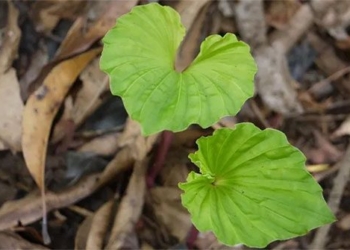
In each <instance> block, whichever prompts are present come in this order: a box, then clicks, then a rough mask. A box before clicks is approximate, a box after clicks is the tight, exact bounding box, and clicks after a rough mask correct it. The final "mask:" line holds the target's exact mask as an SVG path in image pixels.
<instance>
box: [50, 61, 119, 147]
mask: <svg viewBox="0 0 350 250" xmlns="http://www.w3.org/2000/svg"><path fill="white" fill-rule="evenodd" d="M99 61H100V59H99V58H96V59H95V60H93V61H92V62H90V63H89V64H88V65H87V66H86V68H85V69H84V70H83V71H82V73H81V75H80V79H81V81H82V84H83V86H82V88H81V89H80V90H79V92H78V93H77V95H76V97H75V101H74V105H73V107H72V112H71V115H70V116H69V117H65V118H63V117H62V119H61V121H60V122H58V123H57V124H56V126H55V130H54V133H53V138H52V142H57V141H59V140H61V139H62V138H63V137H64V136H65V134H66V128H65V127H66V126H65V124H66V123H67V121H71V122H73V123H74V126H75V127H77V126H79V125H80V124H81V123H82V122H83V121H84V120H85V119H86V118H87V117H88V116H89V115H90V114H91V113H92V112H93V111H95V110H96V108H98V107H99V106H100V105H101V104H102V99H101V96H102V94H103V93H104V92H106V91H108V90H109V84H108V83H109V81H108V76H107V75H106V74H105V73H103V72H102V71H101V70H100V66H99ZM65 110H66V109H65ZM114 153H115V152H114Z"/></svg>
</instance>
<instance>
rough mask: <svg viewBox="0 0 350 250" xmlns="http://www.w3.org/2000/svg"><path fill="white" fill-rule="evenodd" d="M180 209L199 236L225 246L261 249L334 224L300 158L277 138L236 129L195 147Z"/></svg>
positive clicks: (222, 131)
mask: <svg viewBox="0 0 350 250" xmlns="http://www.w3.org/2000/svg"><path fill="white" fill-rule="evenodd" d="M197 144H198V147H199V150H198V151H197V152H196V153H194V154H191V155H190V159H191V160H192V162H193V163H194V164H196V165H197V166H198V167H199V168H200V172H201V174H197V173H194V172H191V173H190V175H189V176H188V179H187V182H186V183H182V184H180V185H179V186H180V188H181V189H182V190H184V191H185V192H184V194H183V195H182V197H181V198H182V204H183V205H184V206H185V207H186V208H187V209H188V210H189V212H190V213H191V217H192V222H193V223H194V225H195V226H196V227H197V228H198V230H200V231H208V230H211V231H213V232H214V234H215V235H216V236H217V238H218V239H219V240H220V241H221V242H223V243H225V244H227V245H234V244H237V243H243V244H245V245H247V246H250V247H264V246H266V245H267V244H268V243H270V242H271V241H274V240H282V239H288V238H292V237H295V236H299V235H303V234H305V233H307V232H308V231H309V230H311V229H313V228H316V227H319V226H321V225H324V224H327V223H331V222H333V221H334V216H333V214H332V213H331V211H330V210H329V208H328V206H327V204H326V202H325V201H324V199H323V196H322V189H321V187H320V186H319V185H318V183H317V182H316V181H315V180H314V179H313V177H312V176H311V175H310V174H309V173H308V172H307V171H306V169H305V165H304V164H305V157H304V155H303V154H302V153H301V152H300V151H299V150H298V149H296V148H295V147H293V146H291V145H290V144H289V143H288V141H287V139H286V137H285V135H284V134H283V133H282V132H279V131H277V130H273V129H266V130H263V131H262V130H260V129H259V128H257V127H255V126H254V125H253V124H249V123H242V124H239V125H236V127H235V128H234V129H220V130H217V131H215V133H214V135H213V136H209V137H205V138H200V139H199V140H198V141H197Z"/></svg>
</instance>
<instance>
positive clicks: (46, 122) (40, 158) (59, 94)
mask: <svg viewBox="0 0 350 250" xmlns="http://www.w3.org/2000/svg"><path fill="white" fill-rule="evenodd" d="M100 51H101V50H100V49H94V50H91V51H89V52H86V53H84V54H82V55H79V56H76V57H74V58H72V59H69V60H67V61H64V62H62V63H60V64H59V65H57V66H56V67H54V68H53V70H52V71H51V73H50V74H49V75H48V76H47V77H46V79H45V80H44V83H43V84H42V86H41V87H40V88H39V89H38V90H37V91H36V92H35V93H33V94H32V95H31V96H30V98H29V100H28V102H27V104H26V106H25V108H24V113H23V123H22V126H23V137H22V147H23V154H24V158H25V161H26V164H27V167H28V169H29V172H30V173H31V175H32V176H33V178H34V180H35V182H36V184H37V185H38V186H39V188H40V189H43V188H44V186H45V185H44V170H45V159H46V147H47V141H48V138H49V133H50V129H51V125H52V121H53V119H54V117H55V115H56V113H57V111H58V109H59V107H60V105H61V104H62V101H63V99H64V97H65V96H66V94H67V92H68V90H69V89H70V87H71V86H72V84H73V83H74V81H75V79H76V78H77V76H78V75H79V73H80V72H81V71H82V70H83V69H84V68H85V66H86V65H87V64H88V63H89V61H91V60H92V59H93V58H94V57H95V56H96V55H97V54H98V53H99V52H100Z"/></svg>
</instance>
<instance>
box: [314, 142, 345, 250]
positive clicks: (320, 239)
mask: <svg viewBox="0 0 350 250" xmlns="http://www.w3.org/2000/svg"><path fill="white" fill-rule="evenodd" d="M335 167H339V172H338V174H337V176H336V177H335V178H334V184H333V188H332V191H331V193H330V195H329V199H328V206H329V207H330V209H331V210H332V212H333V213H334V214H336V213H337V212H338V210H339V204H340V200H341V197H342V195H343V192H344V189H345V186H346V184H347V182H348V180H349V177H350V146H349V147H348V149H347V150H346V152H345V155H344V157H343V158H342V160H341V161H340V162H338V163H337V164H336V166H335ZM330 228H331V225H326V226H324V227H322V228H320V229H319V230H318V231H317V232H316V235H315V238H314V240H313V242H312V243H311V245H310V247H309V249H319V250H321V249H325V245H326V243H327V240H328V237H327V235H328V232H329V230H330Z"/></svg>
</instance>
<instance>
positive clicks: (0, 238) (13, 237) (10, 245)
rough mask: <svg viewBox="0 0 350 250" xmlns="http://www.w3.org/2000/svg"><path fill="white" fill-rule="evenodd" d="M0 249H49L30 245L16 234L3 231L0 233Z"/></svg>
mask: <svg viewBox="0 0 350 250" xmlns="http://www.w3.org/2000/svg"><path fill="white" fill-rule="evenodd" d="M0 249H16V250H29V249H48V248H46V247H44V246H42V245H38V244H33V243H30V242H29V241H27V240H25V239H23V238H22V237H21V236H19V235H18V234H16V233H14V232H11V231H3V232H0Z"/></svg>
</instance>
